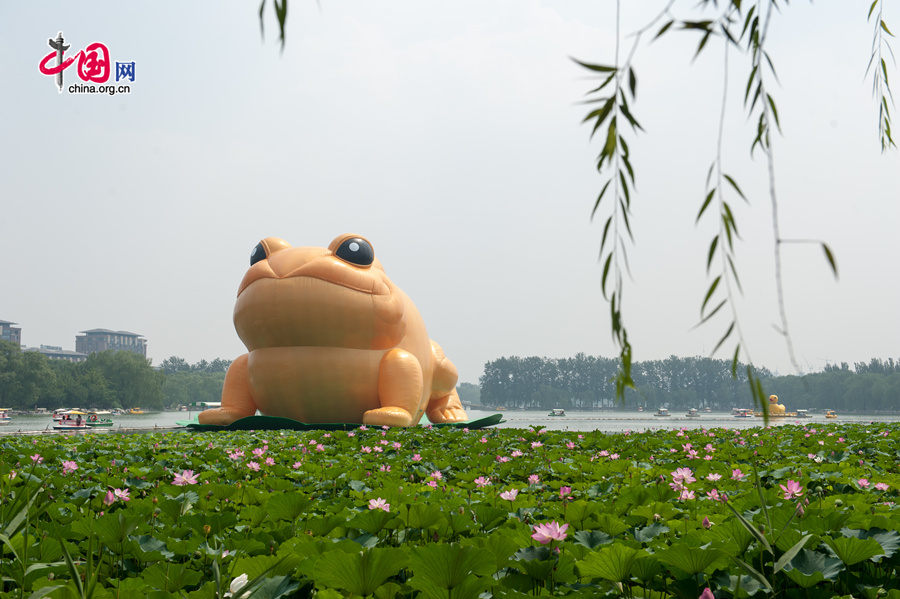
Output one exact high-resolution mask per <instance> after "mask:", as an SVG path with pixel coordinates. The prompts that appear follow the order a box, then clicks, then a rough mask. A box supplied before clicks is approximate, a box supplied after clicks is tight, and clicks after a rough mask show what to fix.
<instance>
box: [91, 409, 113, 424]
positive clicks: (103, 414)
mask: <svg viewBox="0 0 900 599" xmlns="http://www.w3.org/2000/svg"><path fill="white" fill-rule="evenodd" d="M111 416H112V412H109V411H106V410H101V411H99V412H88V414H87V420H86V421H85V424H87V425H88V426H89V427H91V428H94V427H106V426H112V425H113V421H112V418H111Z"/></svg>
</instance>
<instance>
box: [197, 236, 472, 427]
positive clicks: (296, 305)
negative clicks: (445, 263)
mask: <svg viewBox="0 0 900 599" xmlns="http://www.w3.org/2000/svg"><path fill="white" fill-rule="evenodd" d="M234 326H235V329H236V330H237V333H238V336H239V337H240V338H241V341H243V342H244V345H245V346H247V349H248V350H249V351H248V353H246V354H244V355H242V356H240V357H238V358H237V359H236V360H235V361H234V362H232V364H231V366H230V367H229V369H228V373H227V374H226V375H225V384H224V387H223V389H222V406H221V407H220V408H215V409H211V410H206V411H204V412H201V413H200V415H199V417H198V418H199V421H200V423H201V424H220V425H227V424H230V423H232V422H234V421H235V420H237V419H239V418H244V417H246V416H252V415H254V414H255V413H256V411H257V409H258V410H259V411H260V412H261V413H263V414H265V415H267V416H281V417H285V418H292V419H294V420H298V421H300V422H308V423H326V422H359V423H363V424H372V425H388V426H410V425H413V424H417V423H418V422H419V420H420V419H421V418H422V414H423V413H424V414H426V415H427V416H428V419H429V420H430V421H431V422H434V423H441V422H463V421H466V420H467V419H468V416H467V415H466V412H465V410H464V409H463V407H462V404H461V403H460V401H459V397H458V395H457V393H456V381H457V371H456V367H455V366H454V365H453V363H451V362H450V360H448V359H447V358H446V357H445V356H444V352H443V351H442V350H441V348H440V346H439V345H438V344H437V343H435V342H434V341H432V340H431V339H430V338H429V337H428V333H427V332H426V331H425V323H424V322H423V321H422V317H421V316H420V315H419V312H418V310H416V307H415V306H414V305H413V303H412V301H410V299H409V298H408V297H407V296H406V294H405V293H403V291H401V290H400V289H399V288H398V287H396V286H395V285H394V284H393V283H392V282H391V280H390V279H389V278H388V277H387V275H386V274H385V273H384V269H383V268H382V267H381V264H380V263H379V262H378V260H376V259H375V257H374V250H372V246H371V244H370V243H369V242H368V241H367V240H366V239H365V238H363V237H360V236H358V235H341V236H340V237H337V238H336V239H335V240H334V241H332V242H331V244H330V245H329V246H328V248H327V249H326V248H316V247H296V248H295V247H291V246H290V245H289V244H288V243H287V242H286V241H284V240H282V239H278V238H275V237H269V238H266V239H264V240H263V241H261V242H260V244H259V245H258V246H257V247H256V249H255V250H254V254H253V255H252V256H251V266H250V269H249V270H248V271H247V273H246V274H245V275H244V279H243V281H241V284H240V287H239V289H238V297H237V303H236V304H235V307H234Z"/></svg>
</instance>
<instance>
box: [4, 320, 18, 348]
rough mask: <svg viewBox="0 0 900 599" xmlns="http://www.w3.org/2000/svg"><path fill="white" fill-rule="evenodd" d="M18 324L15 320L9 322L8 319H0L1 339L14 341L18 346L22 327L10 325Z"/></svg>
mask: <svg viewBox="0 0 900 599" xmlns="http://www.w3.org/2000/svg"><path fill="white" fill-rule="evenodd" d="M14 324H18V323H15V322H9V321H8V320H0V339H2V340H3V341H9V342H10V343H15V344H16V345H18V346H21V345H22V329H20V328H19V327H14V326H12V325H14Z"/></svg>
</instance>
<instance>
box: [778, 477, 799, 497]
mask: <svg viewBox="0 0 900 599" xmlns="http://www.w3.org/2000/svg"><path fill="white" fill-rule="evenodd" d="M778 486H779V487H781V490H782V491H784V498H785V499H793V498H794V497H800V496H801V495H803V487H802V486H801V485H800V483H798V482H797V481H795V480H789V481H787V485H778Z"/></svg>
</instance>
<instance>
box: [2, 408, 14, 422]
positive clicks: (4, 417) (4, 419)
mask: <svg viewBox="0 0 900 599" xmlns="http://www.w3.org/2000/svg"><path fill="white" fill-rule="evenodd" d="M10 422H12V418H10V416H9V408H0V424H9V423H10Z"/></svg>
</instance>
